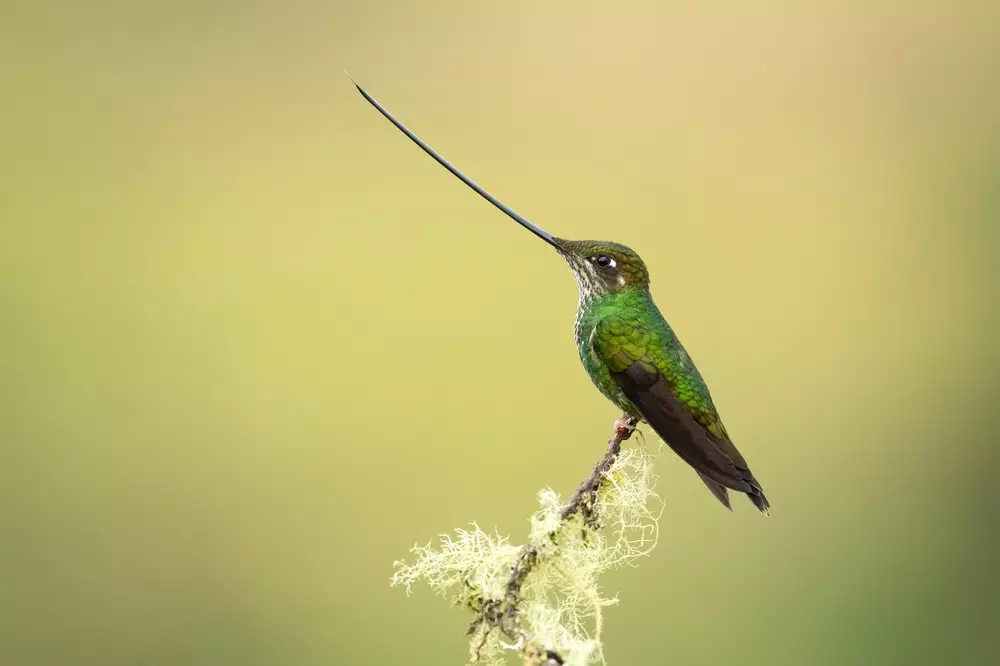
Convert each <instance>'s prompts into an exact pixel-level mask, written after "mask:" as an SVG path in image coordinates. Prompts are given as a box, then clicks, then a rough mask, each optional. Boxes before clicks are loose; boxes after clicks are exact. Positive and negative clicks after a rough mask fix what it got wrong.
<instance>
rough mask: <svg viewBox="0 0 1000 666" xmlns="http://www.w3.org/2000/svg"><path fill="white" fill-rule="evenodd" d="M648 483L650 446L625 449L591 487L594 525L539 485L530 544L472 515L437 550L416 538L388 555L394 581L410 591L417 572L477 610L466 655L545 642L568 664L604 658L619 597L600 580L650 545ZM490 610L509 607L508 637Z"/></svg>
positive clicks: (653, 508) (500, 658)
mask: <svg viewBox="0 0 1000 666" xmlns="http://www.w3.org/2000/svg"><path fill="white" fill-rule="evenodd" d="M655 483H656V476H655V474H653V460H652V454H651V453H649V452H648V451H647V450H646V449H645V447H644V446H639V447H634V448H629V449H626V450H623V451H621V453H620V454H619V455H618V456H617V458H616V459H615V461H614V463H613V464H612V465H611V467H610V468H609V469H608V471H607V472H605V473H604V474H603V478H602V480H601V483H600V485H599V486H598V491H597V502H596V504H595V506H594V514H595V515H596V516H597V518H598V519H599V521H600V523H601V525H602V526H603V527H602V528H601V529H594V528H593V527H592V526H588V525H587V524H586V521H584V520H583V519H582V518H581V517H580V514H579V512H578V513H577V514H576V515H574V516H573V517H571V518H569V519H564V518H563V517H562V515H561V512H562V509H563V503H562V501H561V500H560V497H559V495H558V494H557V493H556V492H555V491H553V490H551V489H549V488H546V489H544V490H542V491H540V492H539V493H538V503H539V509H538V511H536V512H535V514H534V515H532V516H531V530H530V532H529V535H528V544H526V545H524V546H516V545H513V544H511V543H510V541H509V540H508V539H507V538H505V537H503V536H501V535H500V534H499V533H496V532H494V534H487V533H486V532H484V531H483V530H481V529H480V528H479V526H478V525H476V524H475V523H473V524H472V527H471V529H469V530H463V529H457V530H455V533H454V535H447V534H445V535H441V537H440V541H439V543H438V546H437V548H433V547H431V545H430V544H428V545H426V546H414V547H413V548H412V550H411V552H412V553H413V554H414V555H415V558H416V559H415V561H414V562H413V564H406V563H405V562H396V563H395V566H396V572H395V574H394V575H393V577H392V585H394V586H399V585H401V586H404V587H405V588H406V591H407V594H409V593H410V591H411V586H412V584H413V583H414V582H416V581H418V580H422V581H423V582H425V583H427V584H428V585H429V586H430V587H431V588H432V589H434V590H435V591H436V592H438V593H439V594H442V595H443V596H445V597H448V598H450V599H451V600H452V601H454V602H455V603H456V604H458V605H462V606H465V607H466V608H468V609H470V610H471V611H472V612H473V613H475V614H476V616H477V618H478V619H477V622H476V623H474V624H473V632H472V634H471V640H470V646H471V655H472V661H479V662H480V663H485V664H489V665H490V666H494V665H497V666H499V665H501V664H504V663H506V662H505V654H509V653H510V652H511V651H518V652H519V653H520V654H521V655H522V656H526V660H527V661H531V660H535V661H536V663H540V662H541V661H542V659H539V658H537V655H538V654H539V653H544V651H546V650H552V651H554V652H556V653H558V654H559V656H560V657H561V658H562V659H563V660H564V662H565V663H566V664H568V665H571V666H584V665H586V664H590V663H594V662H603V661H604V655H603V649H602V643H601V631H602V628H603V616H602V610H603V608H604V607H605V606H609V605H612V604H615V603H617V598H616V597H606V596H604V593H603V592H602V590H601V588H600V585H599V582H598V579H599V577H600V575H601V574H603V573H604V572H606V571H608V570H610V569H613V568H616V567H621V566H624V565H633V566H634V565H635V564H636V563H637V560H638V559H639V558H641V557H643V556H645V555H648V554H649V553H650V552H651V551H652V550H653V548H654V547H655V546H656V542H657V538H658V536H659V531H658V523H657V521H658V518H659V515H660V511H661V510H662V504H661V503H660V501H659V497H658V496H657V494H656V492H655V491H654V486H655ZM525 549H533V550H534V551H535V552H536V553H537V558H536V559H535V560H534V562H533V563H532V564H531V566H530V568H529V569H528V570H527V575H526V576H525V577H524V578H523V581H522V582H521V583H520V585H518V586H515V589H514V593H513V599H512V596H511V595H512V593H511V589H510V581H511V575H512V570H513V569H514V567H515V565H517V564H518V562H519V558H520V557H521V555H522V553H524V552H525ZM504 604H506V605H504ZM484 609H485V610H484ZM491 609H492V610H494V611H502V610H512V609H516V632H514V635H512V630H511V628H510V627H509V626H506V627H505V626H503V622H502V621H501V620H500V619H498V618H497V617H496V616H497V614H498V613H497V612H494V613H493V614H492V615H491V614H490V613H489V612H488V611H489V610H491ZM500 629H504V630H505V631H504V633H506V634H507V635H508V636H509V637H511V638H512V639H516V640H513V641H512V642H513V644H507V643H505V642H504V636H502V635H501V631H500Z"/></svg>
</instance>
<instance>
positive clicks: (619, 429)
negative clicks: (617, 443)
mask: <svg viewBox="0 0 1000 666" xmlns="http://www.w3.org/2000/svg"><path fill="white" fill-rule="evenodd" d="M637 424H638V421H637V420H636V419H635V417H633V416H629V415H628V414H622V415H621V416H619V417H618V420H617V421H615V434H616V435H618V438H619V439H620V440H621V441H625V440H626V439H628V438H629V437H631V436H632V433H633V432H635V426H636V425H637Z"/></svg>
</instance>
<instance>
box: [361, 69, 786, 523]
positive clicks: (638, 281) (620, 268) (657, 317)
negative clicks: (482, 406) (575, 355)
mask: <svg viewBox="0 0 1000 666" xmlns="http://www.w3.org/2000/svg"><path fill="white" fill-rule="evenodd" d="M348 76H350V75H348ZM351 81H353V82H354V85H355V86H356V87H357V89H358V91H359V92H360V93H361V94H362V96H364V98H365V99H366V100H368V101H369V102H370V103H371V104H372V106H374V107H375V108H376V109H378V111H379V112H380V113H381V114H382V115H383V116H385V117H386V118H387V119H388V120H389V122H391V123H392V124H393V125H395V126H396V127H397V128H399V129H400V130H401V131H402V132H403V133H404V134H406V136H408V137H409V138H410V139H411V140H412V141H413V142H414V143H416V144H417V145H418V146H420V147H421V148H422V149H423V150H424V152H426V153H427V154H428V155H430V156H431V157H433V158H434V159H435V160H436V161H437V162H438V163H439V164H441V166H443V167H444V168H446V169H448V171H450V172H451V173H452V174H454V175H455V176H457V177H458V178H459V179H460V180H461V181H462V182H464V183H465V184H466V185H468V186H469V187H471V188H472V189H473V190H475V191H476V192H477V193H478V194H480V195H481V196H482V197H484V198H485V199H486V200H487V201H489V202H490V203H492V204H493V205H494V206H496V207H497V208H499V209H500V210H502V211H503V212H504V213H506V214H507V215H509V216H510V217H511V218H513V219H514V220H515V221H517V222H518V223H519V224H520V225H521V226H523V227H525V228H526V229H528V230H529V231H531V232H532V233H533V234H535V235H536V236H537V237H539V238H541V239H542V240H543V241H545V242H546V243H548V244H549V245H551V246H552V247H553V248H555V250H556V252H558V253H559V254H560V255H561V256H562V257H563V259H565V260H566V263H568V264H569V267H570V270H572V271H573V276H574V277H575V278H576V282H577V285H578V286H579V290H580V302H579V307H578V309H577V313H576V323H575V326H574V334H575V338H576V345H577V347H578V349H579V352H580V360H582V361H583V366H584V368H586V370H587V374H589V375H590V378H591V379H592V380H593V382H594V384H595V385H596V386H597V388H598V389H600V391H601V393H603V394H604V395H605V396H606V397H607V398H608V399H609V400H611V402H613V403H614V404H615V405H617V406H618V408H619V409H621V410H622V411H623V412H624V414H623V415H622V418H621V419H619V420H618V421H616V423H615V426H616V428H618V429H619V430H625V431H626V432H624V433H623V434H625V435H626V436H627V435H628V434H629V433H630V432H631V429H632V428H633V427H634V426H633V425H632V424H633V423H634V422H635V421H645V422H646V423H648V424H649V426H650V427H651V428H652V429H653V430H654V431H655V432H656V434H658V435H659V436H660V437H661V438H662V439H663V441H664V442H666V443H667V445H668V446H669V447H670V448H671V449H673V451H674V452H675V453H677V455H679V456H680V457H681V459H682V460H684V462H686V463H687V464H688V465H690V466H691V467H693V468H694V470H695V471H696V472H697V473H698V475H699V476H700V477H701V480H702V481H704V482H705V485H706V486H708V489H709V490H711V491H712V494H713V495H715V497H716V498H718V500H719V501H720V502H722V504H723V505H724V506H725V507H726V508H728V509H730V510H732V505H731V504H730V502H729V492H728V491H729V490H735V491H737V492H741V493H745V494H746V495H747V497H749V498H750V501H751V502H753V504H754V506H756V507H757V509H758V510H760V512H761V513H763V514H765V515H767V514H768V513H769V509H770V505H769V504H768V501H767V498H766V497H765V496H764V491H763V490H762V489H761V486H760V483H759V482H758V481H757V479H755V478H754V475H753V473H751V472H750V467H749V466H748V465H747V462H746V460H745V459H744V458H743V456H742V455H740V452H739V451H738V450H737V449H736V446H734V445H733V443H732V441H731V440H730V438H729V434H728V433H727V432H726V428H725V426H723V425H722V420H721V419H720V418H719V413H718V411H717V410H716V409H715V405H714V404H713V402H712V396H711V395H710V394H709V391H708V386H706V385H705V380H703V379H702V377H701V374H700V373H699V372H698V369H697V368H696V367H695V365H694V363H693V362H692V361H691V357H690V356H688V354H687V352H686V351H685V350H684V347H683V346H682V345H681V343H680V341H679V340H678V339H677V336H676V335H674V331H673V329H671V328H670V325H669V324H667V322H666V320H665V319H664V318H663V315H662V314H660V310H659V308H657V307H656V304H655V303H654V302H653V298H652V297H651V296H650V294H649V272H648V271H647V270H646V265H645V264H644V263H643V261H642V259H640V258H639V255H638V254H636V253H635V252H634V251H632V250H631V249H629V248H627V247H625V246H624V245H620V244H618V243H612V242H608V241H571V240H565V239H562V238H556V237H554V236H553V235H552V234H550V233H549V232H547V231H545V230H544V229H542V228H540V227H538V226H537V225H535V224H533V223H532V222H530V221H529V220H527V219H526V218H524V217H523V216H521V215H520V214H518V213H517V212H516V211H514V210H513V209H511V208H510V207H509V206H507V205H505V204H504V203H502V202H501V201H500V200H498V199H497V198H496V197H494V196H493V195H492V194H490V193H489V192H487V191H486V190H484V189H483V188H482V187H480V186H479V185H478V184H476V183H475V182H474V181H473V180H472V179H470V178H469V177H468V176H466V175H465V174H463V173H462V172H461V171H459V170H458V169H457V168H455V167H454V166H453V165H452V164H451V163H450V162H448V161H447V160H445V159H444V158H443V157H441V155H439V154H438V153H437V152H436V151H435V150H434V149H433V148H431V147H430V146H428V145H427V144H426V143H424V142H423V141H421V140H420V138H419V137H417V135H416V134H414V133H413V132H411V131H410V130H409V129H408V128H407V127H406V126H405V125H403V124H402V123H401V122H399V121H398V120H396V118H395V117H393V115H392V114H391V113H389V112H388V111H387V110H386V109H385V108H384V107H383V106H382V105H381V104H379V103H378V101H376V100H375V98H374V97H372V96H371V95H370V94H368V92H367V91H366V90H365V89H364V88H362V87H361V86H359V85H358V84H357V82H356V81H354V79H353V78H352V79H351Z"/></svg>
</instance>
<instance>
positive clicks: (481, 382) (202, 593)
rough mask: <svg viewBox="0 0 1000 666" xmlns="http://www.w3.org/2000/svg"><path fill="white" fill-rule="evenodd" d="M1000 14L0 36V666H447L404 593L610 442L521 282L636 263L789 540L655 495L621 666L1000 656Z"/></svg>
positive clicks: (303, 19)
mask: <svg viewBox="0 0 1000 666" xmlns="http://www.w3.org/2000/svg"><path fill="white" fill-rule="evenodd" d="M998 22H1000V10H998V8H997V6H996V3H992V2H977V3H971V2H947V3H945V2H938V3H904V2H896V3H871V2H860V1H858V2H846V3H826V4H825V5H823V4H821V3H795V2H787V1H763V2H755V3H721V2H691V1H685V2H656V3H648V4H640V3H632V2H624V3H614V4H612V3H601V4H595V5H589V4H585V3H576V2H551V3H535V2H521V1H512V2H505V3H470V2H464V3H460V2H447V3H442V2H421V3H399V2H384V1H373V2H357V3H341V2H284V3H277V2H276V3H264V2H227V1H220V0H214V1H208V2H162V3H150V2H140V3H126V2H115V1H110V0H109V1H105V2H100V1H97V2H79V3H69V2H67V3H64V4H59V3H52V2H35V3H14V4H10V3H4V7H3V9H2V21H0V56H2V57H0V80H2V81H3V84H2V86H0V96H2V105H0V137H2V141H0V144H2V147H0V223H2V226H0V663H3V664H5V665H8V664H9V665H11V666H63V665H66V666H70V665H72V666H79V665H87V666H90V665H93V666H119V665H121V666H125V665H129V666H175V665H176V666H181V665H184V666H202V665H204V666H210V665H211V666H215V665H219V664H241V665H242V666H257V665H261V666H264V665H270V664H275V665H278V664H280V665H281V666H313V665H316V666H318V665H328V664H462V663H464V660H465V656H466V645H465V640H464V638H463V631H464V629H465V626H466V622H467V621H468V617H467V616H466V615H465V614H464V613H463V612H462V611H461V610H458V609H454V608H449V607H448V605H447V604H446V603H444V602H443V601H442V600H441V599H440V598H436V597H434V596H433V595H432V594H431V592H430V591H429V590H428V589H426V588H417V590H416V593H415V594H414V596H413V597H412V598H409V599H407V598H406V597H405V595H404V594H403V593H402V591H400V590H391V589H389V587H388V581H389V576H390V574H391V572H392V563H393V561H394V560H395V559H398V558H402V557H404V556H406V554H407V549H408V548H409V547H410V546H411V545H412V544H413V543H414V542H421V543H424V542H426V541H427V540H429V539H431V538H434V536H435V535H436V534H438V533H440V532H444V531H448V530H450V529H451V528H453V527H458V526H462V525H466V524H467V523H469V522H470V521H473V520H477V521H479V522H480V524H481V525H483V526H484V527H486V528H491V527H493V526H496V527H497V528H498V529H500V531H501V532H504V533H507V534H510V535H511V536H512V537H513V538H514V539H515V540H519V539H521V538H522V537H523V536H524V534H525V532H526V530H527V522H526V518H527V516H528V515H529V514H530V512H531V511H532V510H533V508H534V493H535V491H536V490H537V489H539V488H541V487H542V486H545V485H552V486H553V487H555V488H556V489H558V490H559V491H561V492H564V493H569V492H570V491H572V489H573V488H574V487H575V486H576V484H577V482H578V481H579V480H580V479H581V478H582V477H583V476H584V475H585V474H586V473H587V472H588V471H589V469H590V466H591V465H592V463H593V461H594V460H596V458H597V457H599V455H600V454H601V452H602V451H603V449H604V442H605V440H606V439H607V437H608V435H609V430H610V425H611V422H612V421H613V419H614V418H615V417H616V416H617V414H616V413H615V411H614V409H613V407H611V406H610V405H609V404H608V403H606V402H605V401H604V399H603V398H602V397H601V396H600V395H599V394H598V393H597V391H596V390H594V388H593V387H592V386H591V385H590V384H589V382H588V380H587V378H586V375H585V374H584V372H583V370H582V368H581V367H580V365H579V361H578V359H577V356H576V350H575V348H574V346H573V342H572V320H573V314H574V309H575V306H576V288H575V285H574V284H573V281H572V279H571V277H570V275H569V272H568V271H567V269H566V267H565V266H564V265H563V264H562V263H561V261H560V260H559V259H558V258H557V257H556V256H555V255H554V254H553V253H552V251H551V250H550V249H549V248H548V247H546V246H545V245H544V244H543V243H540V242H538V241H537V240H535V239H533V238H532V237H531V236H530V235H529V234H527V233H525V232H524V231H523V230H521V229H519V228H518V227H517V226H516V225H515V224H513V223H512V222H511V221H510V220H508V219H507V218H505V217H504V216H502V215H501V214H500V213H498V212H497V211H495V210H494V209H493V208H492V207H490V206H489V205H488V204H486V203H485V202H484V201H482V200H480V199H479V198H478V197H477V196H476V195H474V194H473V193H472V192H470V191H468V190H467V189H466V188H465V187H464V186H462V185H461V184H460V183H458V182H457V181H456V180H455V179H454V178H452V177H451V176H450V175H448V174H447V173H446V172H445V171H444V170H442V169H441V168H440V167H438V166H436V165H435V164H434V163H433V162H432V161H431V160H429V159H428V158H427V157H426V156H425V155H423V154H422V153H421V152H420V151H419V150H418V149H417V148H416V147H415V146H413V145H412V144H410V143H409V142H408V141H407V140H406V139H405V138H404V137H403V136H402V135H401V134H400V133H399V132H397V131H396V130H395V129H393V128H392V127H391V126H390V125H389V124H388V123H387V122H386V121H385V120H384V119H382V118H381V117H380V116H379V115H378V114H377V113H376V112H375V111H374V110H373V109H372V108H371V107H369V106H368V104H366V103H365V102H364V101H363V100H362V98H361V97H360V96H359V95H358V94H357V92H356V91H355V90H354V88H353V87H352V86H351V84H350V81H349V80H348V79H347V78H346V77H345V76H344V74H343V73H342V69H343V68H345V67H346V68H347V69H348V70H350V71H351V73H352V74H353V75H354V76H356V77H357V78H358V79H359V81H361V82H362V83H363V84H364V85H366V86H367V87H368V88H369V89H370V90H371V91H372V92H373V94H375V95H376V96H377V97H378V98H379V99H380V101H382V102H383V103H384V104H386V105H387V106H388V107H389V108H390V109H391V110H393V111H394V112H395V113H397V114H398V115H399V116H400V117H401V118H402V119H403V120H404V122H407V123H409V124H410V125H411V126H412V127H413V128H414V129H416V130H417V131H418V132H419V133H420V134H421V135H422V136H423V137H424V138H425V139H427V140H428V141H429V142H430V143H431V144H432V145H434V146H435V147H437V148H438V149H439V150H441V151H442V152H443V153H444V154H445V155H446V156H448V157H449V158H450V159H452V160H454V161H455V162H456V163H457V164H459V165H460V166H461V167H462V168H463V169H465V170H466V171H467V172H468V173H469V174H470V175H472V176H473V177H474V178H476V179H478V180H479V181H480V182H482V183H483V184H485V185H486V186H487V187H488V188H490V189H491V190H493V191H494V192H495V193H497V194H498V195H499V196H501V197H502V198H503V199H505V200H506V201H508V202H509V203H510V204H512V205H513V206H514V207H515V208H517V209H518V210H519V211H521V212H523V213H524V214H526V215H527V216H528V217H530V218H532V219H534V220H535V221H537V222H539V223H540V224H542V225H544V226H546V227H547V228H549V229H550V230H551V231H552V232H554V233H556V234H557V235H561V236H565V237H570V238H609V239H614V240H617V241H620V242H624V243H627V244H629V245H632V246H634V247H635V248H636V249H637V250H639V251H640V253H641V254H642V255H643V257H644V258H645V259H646V260H647V262H648V263H649V265H650V266H651V270H652V275H653V291H654V295H655V297H656V298H657V301H658V302H659V304H660V306H661V308H662V309H663V310H664V312H665V313H666V315H667V317H668V318H669V320H670V321H671V322H672V323H673V325H674V327H675V329H676V330H677V331H678V333H679V335H680V337H681V339H682V340H683V341H684V342H685V344H686V345H687V347H688V349H689V351H690V352H691V354H692V356H693V357H694V358H695V359H696V361H697V363H698V365H699V367H700V368H701V369H702V372H703V374H704V375H705V376H706V378H707V379H708V381H709V383H710V385H711V387H712V391H713V394H714V396H715V399H716V402H717V404H718V405H719V407H720V409H721V411H722V413H723V415H724V418H725V420H726V423H727V425H728V427H729V430H730V432H731V433H732V434H733V435H734V438H735V441H736V442H737V443H738V444H739V446H740V447H741V449H742V450H743V451H744V452H745V453H746V455H747V457H748V458H749V460H750V461H751V463H752V465H753V469H754V471H755V472H756V474H757V476H758V477H759V478H760V479H761V480H762V482H763V484H764V486H765V488H766V489H767V493H768V496H769V497H770V499H771V501H772V504H773V506H774V513H773V516H772V517H771V518H770V519H764V518H762V517H760V516H758V515H757V514H756V513H755V512H754V511H753V509H752V507H751V506H750V504H749V503H748V502H745V501H738V502H736V511H735V512H734V513H733V514H730V513H728V512H726V511H723V510H722V509H721V508H720V507H719V506H718V504H717V503H716V502H715V500H714V499H712V497H711V496H710V495H709V494H708V493H707V491H706V490H705V489H704V487H703V486H702V485H701V483H700V481H699V480H698V479H697V477H696V476H695V475H694V474H693V473H691V472H690V471H689V470H688V469H687V468H685V467H684V466H683V465H682V464H681V463H680V462H679V461H678V460H676V459H675V458H674V457H673V456H672V455H671V454H669V453H667V454H665V455H663V456H662V457H661V458H660V459H659V461H658V472H659V474H660V475H661V481H660V486H659V488H660V490H661V492H662V494H663V496H664V498H665V501H666V510H665V512H664V514H663V518H662V539H661V543H660V547H659V548H658V550H656V551H655V553H654V554H653V556H652V557H651V558H650V559H648V560H646V561H643V563H642V566H641V567H639V568H638V569H630V570H626V571H621V572H616V573H615V574H614V575H612V576H610V577H609V578H608V579H607V581H606V582H607V589H608V590H609V591H617V592H618V594H619V596H620V599H621V604H620V607H617V608H613V609H610V610H609V612H608V614H607V633H606V638H607V647H606V653H607V656H608V658H609V660H610V663H612V664H620V665H621V664H653V663H655V664H699V665H702V666H708V665H710V664H732V663H740V664H745V665H750V664H762V665H763V664H767V665H769V666H774V665H779V664H795V665H801V664H810V665H812V664H816V665H825V664H830V665H831V666H832V665H841V664H877V665H879V666H882V665H886V664H907V665H912V664H942V663H946V664H983V663H989V662H990V661H991V660H992V659H993V658H995V655H996V647H997V636H996V630H997V627H998V625H1000V586H998V583H997V578H996V561H997V552H998V539H997V533H998V530H1000V519H998V513H997V509H996V506H995V502H996V491H995V489H994V483H995V479H996V477H997V463H998V460H997V456H996V455H995V449H996V429H997V426H998V425H1000V415H998V409H997V401H998V397H1000V384H998V377H1000V372H998V369H1000V353H998V344H997V334H998V327H997V323H998V322H997V317H996V311H997V303H998V302H1000V286H998V285H1000V280H998V271H997V267H996V262H997V259H996V253H997V247H998V243H1000V233H998V230H997V225H998V221H1000V106H998V103H997V90H998V88H997V82H998V79H997V76H998V72H1000V39H998V36H997V32H998V31H997V25H998Z"/></svg>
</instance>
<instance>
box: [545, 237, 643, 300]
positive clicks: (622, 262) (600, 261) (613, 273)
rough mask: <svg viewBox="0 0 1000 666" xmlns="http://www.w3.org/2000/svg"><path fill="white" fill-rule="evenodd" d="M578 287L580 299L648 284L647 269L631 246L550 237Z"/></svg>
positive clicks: (639, 287)
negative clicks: (571, 272)
mask: <svg viewBox="0 0 1000 666" xmlns="http://www.w3.org/2000/svg"><path fill="white" fill-rule="evenodd" d="M553 240H554V241H555V243H554V244H555V247H556V250H557V251H558V252H559V254H560V255H562V257H563V259H565V260H566V263H567V264H569V268H570V270H571V271H573V277H575V278H576V283H577V285H579V287H580V297H581V298H583V299H584V300H589V299H592V298H598V297H600V296H604V295H606V294H615V293H618V292H620V291H622V290H624V289H629V288H638V289H646V288H648V287H649V271H647V270H646V264H645V263H643V261H642V259H641V258H639V255H638V254H636V253H635V251H634V250H632V249H631V248H628V247H625V246H624V245H621V244H620V243H612V242H610V241H569V240H563V239H562V238H554V239H553Z"/></svg>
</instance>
